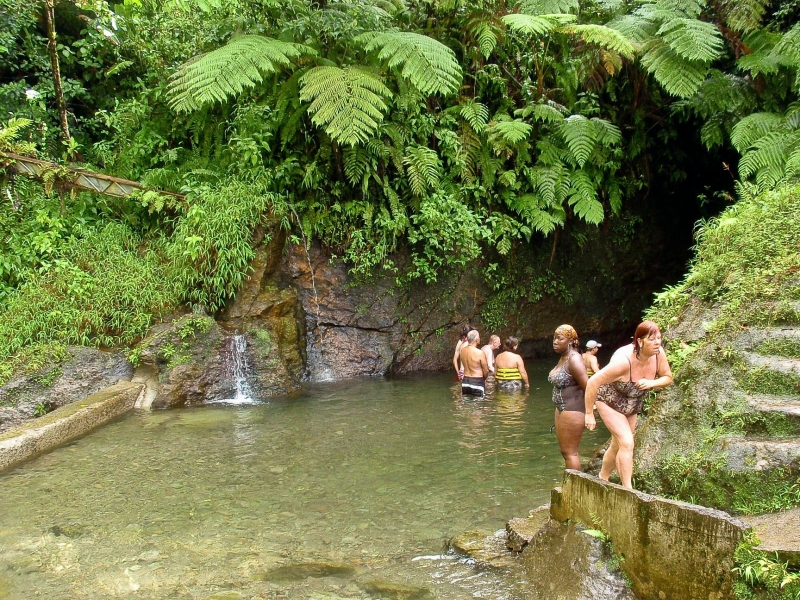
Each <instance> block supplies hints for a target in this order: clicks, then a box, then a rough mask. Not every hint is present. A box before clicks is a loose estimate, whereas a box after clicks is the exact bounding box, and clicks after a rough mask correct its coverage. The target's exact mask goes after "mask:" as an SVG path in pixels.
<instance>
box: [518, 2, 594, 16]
mask: <svg viewBox="0 0 800 600" xmlns="http://www.w3.org/2000/svg"><path fill="white" fill-rule="evenodd" d="M578 10H579V5H578V0H522V2H520V3H519V11H520V12H522V13H525V14H526V15H534V16H538V15H556V14H568V13H577V12H578Z"/></svg>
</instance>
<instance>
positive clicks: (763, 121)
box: [731, 112, 782, 154]
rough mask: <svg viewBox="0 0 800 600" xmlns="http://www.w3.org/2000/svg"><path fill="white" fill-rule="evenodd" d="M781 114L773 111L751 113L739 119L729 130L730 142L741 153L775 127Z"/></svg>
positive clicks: (777, 125)
mask: <svg viewBox="0 0 800 600" xmlns="http://www.w3.org/2000/svg"><path fill="white" fill-rule="evenodd" d="M781 120H782V119H781V116H780V115H778V114H775V113H763V112H761V113H753V114H752V115H748V116H746V117H745V118H744V119H742V120H741V121H739V122H738V123H737V124H736V125H735V126H734V127H733V131H732V132H731V143H732V144H733V147H734V148H736V150H738V151H739V153H740V154H743V153H744V152H745V151H746V150H747V149H748V148H749V147H750V146H752V145H753V144H754V143H755V142H756V140H758V139H760V138H762V137H764V136H765V135H767V134H768V133H769V132H771V131H773V130H774V129H777V128H778V127H779V126H780V124H781Z"/></svg>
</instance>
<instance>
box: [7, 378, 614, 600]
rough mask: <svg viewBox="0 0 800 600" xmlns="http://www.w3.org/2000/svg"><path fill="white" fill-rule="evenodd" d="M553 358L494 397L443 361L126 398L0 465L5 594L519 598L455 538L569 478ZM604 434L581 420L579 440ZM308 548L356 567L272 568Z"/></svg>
mask: <svg viewBox="0 0 800 600" xmlns="http://www.w3.org/2000/svg"><path fill="white" fill-rule="evenodd" d="M550 366H552V365H550V364H549V363H548V364H535V365H532V366H531V369H530V371H531V380H532V381H533V382H534V384H533V385H534V389H533V390H532V391H531V392H530V393H529V394H527V395H516V396H512V395H499V396H497V397H495V398H492V399H486V400H462V399H461V398H460V397H459V395H458V394H457V393H456V391H455V390H456V387H455V386H454V383H453V382H452V381H451V380H450V379H449V378H448V377H446V376H444V375H437V376H424V377H414V378H409V379H399V380H389V381H386V380H366V381H364V380H360V381H357V382H346V383H334V384H318V385H312V386H309V387H308V389H307V391H306V392H305V393H304V394H303V395H302V396H300V397H295V398H292V399H285V400H271V401H270V402H269V403H265V404H259V405H251V406H236V407H231V406H222V405H218V406H205V407H201V408H195V409H184V410H174V411H163V412H147V413H133V414H131V415H129V416H128V417H126V418H123V419H122V420H120V421H117V422H115V423H113V424H111V425H108V426H106V427H104V428H102V429H100V430H98V431H96V432H94V433H92V434H91V435H89V436H87V437H85V438H83V439H81V440H79V441H77V442H74V443H72V444H69V445H67V446H65V447H63V448H60V449H58V450H56V451H54V452H52V453H50V454H47V455H45V456H42V457H40V458H38V459H36V460H34V461H32V462H30V463H28V464H26V465H24V466H22V467H20V468H18V469H16V470H13V471H10V472H8V473H6V474H3V475H0V598H14V599H16V598H21V599H22V598H32V597H37V596H38V597H43V598H48V599H61V598H64V599H67V598H123V597H124V598H131V597H137V598H208V597H209V596H212V597H215V598H276V599H277V598H292V599H294V598H309V599H311V598H314V599H320V600H321V599H338V598H362V599H363V598H382V597H386V598H389V597H390V596H388V595H381V594H380V593H377V592H375V591H370V589H371V588H369V586H368V585H367V584H366V582H369V581H371V580H382V581H389V582H393V583H397V584H404V585H408V586H420V587H423V588H426V589H427V590H429V593H430V597H433V598H441V599H450V598H452V599H460V598H493V599H501V598H508V599H509V600H514V599H518V598H519V599H521V598H525V590H524V586H523V585H522V584H521V583H520V582H519V581H518V577H517V576H515V575H514V574H513V573H505V572H502V571H497V570H479V569H477V568H476V567H475V566H474V565H473V564H472V563H471V562H470V561H467V560H463V559H458V558H457V557H455V556H453V555H452V554H447V553H446V551H445V549H444V548H445V544H446V541H447V540H448V539H449V538H451V537H453V536H454V535H457V534H459V533H461V532H463V531H466V530H472V529H486V530H488V531H495V530H497V529H501V528H503V527H504V524H505V522H506V521H507V520H508V519H510V518H511V517H515V516H525V515H527V513H528V510H529V509H531V508H535V507H537V506H539V505H541V504H543V503H546V502H547V501H548V500H549V494H550V489H551V488H552V487H553V486H554V485H558V483H559V482H560V480H561V473H562V465H563V463H562V459H561V456H560V454H559V452H558V447H557V444H556V439H555V435H554V434H552V433H551V432H550V427H551V425H552V422H553V407H552V403H551V402H550V398H549V397H550V388H549V387H548V385H547V383H546V380H545V377H546V373H547V369H548V368H549V367H550ZM536 382H541V383H539V384H537V383H536ZM537 385H538V388H537ZM605 438H606V434H605V432H599V431H598V432H594V433H592V434H587V435H586V436H585V437H584V442H583V449H584V450H583V454H584V457H585V456H586V455H588V454H589V453H590V451H591V450H592V449H593V448H594V447H595V446H596V445H598V444H599V443H602V441H604V440H605ZM584 460H585V458H584ZM310 561H314V562H333V563H337V564H344V565H347V566H348V567H352V569H353V571H352V572H349V573H340V574H339V575H337V576H326V577H307V578H302V577H299V578H295V579H290V578H287V577H285V576H284V577H277V576H275V575H274V573H273V574H272V575H271V574H270V573H271V572H273V571H274V569H276V568H278V567H281V566H285V565H291V564H295V563H305V562H310ZM214 594H217V595H216V596H213V595H214Z"/></svg>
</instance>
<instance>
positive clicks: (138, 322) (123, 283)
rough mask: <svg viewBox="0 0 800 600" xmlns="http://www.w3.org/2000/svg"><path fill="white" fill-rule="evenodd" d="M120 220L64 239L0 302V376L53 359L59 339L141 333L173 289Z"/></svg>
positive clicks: (60, 349) (103, 342) (110, 340)
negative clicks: (46, 263)
mask: <svg viewBox="0 0 800 600" xmlns="http://www.w3.org/2000/svg"><path fill="white" fill-rule="evenodd" d="M140 244H141V239H140V238H138V237H137V236H136V235H135V234H133V232H132V231H131V230H130V229H128V228H127V227H125V226H124V225H121V224H108V225H106V226H105V227H102V228H97V229H89V230H87V231H86V232H85V233H84V235H83V236H82V237H80V238H74V239H73V240H70V241H69V242H68V243H67V244H66V245H65V246H64V247H63V249H61V250H60V251H59V253H58V256H57V258H55V259H54V260H53V264H52V265H51V266H50V267H49V268H48V269H47V270H46V271H44V272H42V273H36V274H35V275H32V276H31V277H30V278H29V279H28V280H27V281H25V283H23V284H22V285H20V287H19V288H18V289H16V290H15V291H13V292H12V293H10V294H9V295H8V297H7V298H6V300H5V302H4V303H3V305H2V308H0V311H1V316H2V318H0V334H1V335H0V340H1V341H0V364H2V367H0V380H2V381H6V380H7V379H8V378H9V377H10V376H11V374H12V373H13V372H14V370H15V369H17V368H19V367H20V366H21V365H25V367H26V369H28V370H29V371H36V370H38V369H39V368H40V367H41V366H42V365H43V364H46V362H47V361H48V360H53V361H54V362H58V361H59V360H61V359H62V358H63V356H64V345H66V344H75V345H84V346H105V347H108V346H114V345H117V344H129V343H131V342H133V341H134V340H135V339H137V338H138V337H140V336H143V335H144V334H145V333H146V332H147V330H148V329H149V328H150V326H151V325H152V323H153V315H155V314H158V313H160V312H161V311H162V310H164V309H165V308H167V307H170V306H174V305H175V303H176V301H177V297H176V290H175V287H174V285H172V284H171V279H170V277H169V275H168V272H167V269H166V266H165V265H164V262H163V261H162V260H161V259H160V258H159V256H158V255H157V254H156V253H155V252H153V251H152V250H147V249H145V250H141V249H140Z"/></svg>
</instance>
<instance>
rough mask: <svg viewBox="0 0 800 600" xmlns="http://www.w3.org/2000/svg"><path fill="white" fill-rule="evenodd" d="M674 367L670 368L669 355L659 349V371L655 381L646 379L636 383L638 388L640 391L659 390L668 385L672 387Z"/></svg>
mask: <svg viewBox="0 0 800 600" xmlns="http://www.w3.org/2000/svg"><path fill="white" fill-rule="evenodd" d="M672 382H673V379H672V367H670V366H669V361H668V360H667V354H666V352H664V350H662V349H659V355H658V370H657V371H656V378H655V379H645V378H644V377H643V378H642V379H640V380H639V381H637V382H636V387H637V388H639V389H640V390H659V389H661V388H665V387H667V386H668V385H672Z"/></svg>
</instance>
